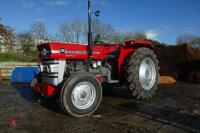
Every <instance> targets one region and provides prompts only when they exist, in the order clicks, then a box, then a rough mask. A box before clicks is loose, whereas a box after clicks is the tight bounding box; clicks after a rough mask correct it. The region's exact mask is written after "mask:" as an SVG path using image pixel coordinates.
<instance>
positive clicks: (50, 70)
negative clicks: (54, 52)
mask: <svg viewBox="0 0 200 133" xmlns="http://www.w3.org/2000/svg"><path fill="white" fill-rule="evenodd" d="M64 68H65V61H61V60H49V61H42V62H41V64H40V72H41V79H42V83H47V84H51V85H53V86H58V84H59V83H61V82H62V80H63V75H64Z"/></svg>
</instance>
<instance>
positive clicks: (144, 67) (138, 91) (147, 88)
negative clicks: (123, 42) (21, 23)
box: [127, 48, 159, 99]
mask: <svg viewBox="0 0 200 133" xmlns="http://www.w3.org/2000/svg"><path fill="white" fill-rule="evenodd" d="M127 67H128V69H127V74H128V76H127V81H128V85H129V88H130V89H131V91H132V94H133V95H134V96H136V97H137V99H146V98H151V97H152V96H153V95H154V94H155V91H156V89H157V84H158V79H159V71H158V70H159V67H158V60H157V59H156V55H155V54H154V53H153V51H152V50H150V49H148V48H139V49H138V50H136V51H135V52H134V53H133V54H132V55H131V56H130V58H129V60H128V63H127Z"/></svg>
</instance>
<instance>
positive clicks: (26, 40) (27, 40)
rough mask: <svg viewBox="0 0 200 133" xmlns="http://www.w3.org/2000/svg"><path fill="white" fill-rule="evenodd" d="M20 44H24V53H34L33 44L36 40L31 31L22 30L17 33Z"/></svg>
mask: <svg viewBox="0 0 200 133" xmlns="http://www.w3.org/2000/svg"><path fill="white" fill-rule="evenodd" d="M17 38H18V40H19V43H20V45H21V46H22V50H23V53H24V54H25V55H32V53H33V46H34V40H33V38H32V35H31V33H30V32H29V31H28V32H21V33H19V34H18V35H17Z"/></svg>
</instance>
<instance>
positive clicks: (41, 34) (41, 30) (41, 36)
mask: <svg viewBox="0 0 200 133" xmlns="http://www.w3.org/2000/svg"><path fill="white" fill-rule="evenodd" d="M30 33H31V35H32V37H33V38H34V39H35V40H36V43H37V44H38V43H39V42H40V41H47V40H48V34H47V29H46V26H45V24H44V23H43V22H40V21H37V22H35V23H34V24H33V25H31V28H30Z"/></svg>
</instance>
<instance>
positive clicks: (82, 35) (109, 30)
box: [0, 18, 200, 62]
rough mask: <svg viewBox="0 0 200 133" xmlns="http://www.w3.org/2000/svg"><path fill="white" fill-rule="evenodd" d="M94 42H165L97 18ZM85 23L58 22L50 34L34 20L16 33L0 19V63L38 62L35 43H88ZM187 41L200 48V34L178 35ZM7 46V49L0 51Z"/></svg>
mask: <svg viewBox="0 0 200 133" xmlns="http://www.w3.org/2000/svg"><path fill="white" fill-rule="evenodd" d="M92 32H93V42H94V43H97V44H98V43H99V44H102V43H103V44H122V42H123V41H126V40H131V39H137V40H146V41H151V42H153V43H154V44H155V45H165V44H162V43H160V42H159V41H158V40H152V39H149V38H147V36H146V35H145V33H143V32H132V31H127V32H119V31H117V30H116V29H115V28H113V27H112V26H111V25H109V24H105V23H103V22H101V21H99V20H97V19H96V20H93V22H92ZM87 33H88V29H87V23H86V22H84V21H82V20H79V19H76V20H72V21H65V22H62V23H60V24H59V25H58V32H57V34H49V33H48V32H47V28H46V25H45V23H44V22H39V21H38V22H35V23H33V24H32V25H31V26H30V27H29V28H28V29H27V30H25V31H20V32H17V33H16V32H15V31H14V29H13V28H11V27H10V26H6V25H4V24H3V23H2V20H1V18H0V62H2V61H30V62H32V61H37V50H36V46H37V45H39V44H40V43H44V42H49V41H61V42H70V43H87ZM181 44H189V45H191V46H192V47H195V48H200V37H198V36H194V35H191V34H182V35H180V36H179V37H178V38H177V45H181ZM2 49H6V50H4V51H3V50H2Z"/></svg>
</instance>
